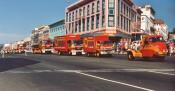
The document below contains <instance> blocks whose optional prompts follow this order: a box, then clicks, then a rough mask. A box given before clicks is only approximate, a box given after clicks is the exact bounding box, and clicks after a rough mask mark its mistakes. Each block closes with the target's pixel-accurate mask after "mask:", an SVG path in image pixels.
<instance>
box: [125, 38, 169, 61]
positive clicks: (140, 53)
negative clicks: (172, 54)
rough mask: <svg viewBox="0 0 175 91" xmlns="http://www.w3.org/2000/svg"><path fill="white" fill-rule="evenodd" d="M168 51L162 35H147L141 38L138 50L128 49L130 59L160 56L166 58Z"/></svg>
mask: <svg viewBox="0 0 175 91" xmlns="http://www.w3.org/2000/svg"><path fill="white" fill-rule="evenodd" d="M167 53H168V50H167V46H166V42H165V41H164V39H163V37H162V36H160V35H147V36H145V37H144V38H143V39H142V40H141V46H140V48H139V49H138V50H134V49H131V50H130V51H128V60H134V59H135V58H159V59H164V58H165V57H166V55H167Z"/></svg>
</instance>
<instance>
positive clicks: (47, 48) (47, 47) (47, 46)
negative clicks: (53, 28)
mask: <svg viewBox="0 0 175 91" xmlns="http://www.w3.org/2000/svg"><path fill="white" fill-rule="evenodd" d="M42 53H53V43H52V41H51V40H44V41H43V42H42Z"/></svg>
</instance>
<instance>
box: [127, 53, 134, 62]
mask: <svg viewBox="0 0 175 91" xmlns="http://www.w3.org/2000/svg"><path fill="white" fill-rule="evenodd" d="M134 59H135V58H134V56H133V54H132V53H131V52H129V53H128V60H129V61H133V60H134Z"/></svg>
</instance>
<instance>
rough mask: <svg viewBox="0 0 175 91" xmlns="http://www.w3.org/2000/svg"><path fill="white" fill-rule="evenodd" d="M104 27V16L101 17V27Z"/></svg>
mask: <svg viewBox="0 0 175 91" xmlns="http://www.w3.org/2000/svg"><path fill="white" fill-rule="evenodd" d="M104 26H105V16H102V27H104Z"/></svg>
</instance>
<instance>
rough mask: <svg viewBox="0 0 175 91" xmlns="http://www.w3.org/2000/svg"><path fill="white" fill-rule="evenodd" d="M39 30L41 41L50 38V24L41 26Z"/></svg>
mask: <svg viewBox="0 0 175 91" xmlns="http://www.w3.org/2000/svg"><path fill="white" fill-rule="evenodd" d="M38 32H39V40H40V41H45V40H48V39H49V26H48V25H44V26H41V27H39V28H38Z"/></svg>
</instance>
